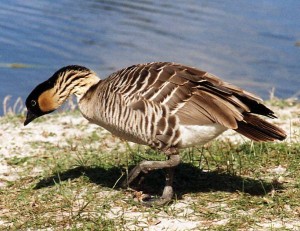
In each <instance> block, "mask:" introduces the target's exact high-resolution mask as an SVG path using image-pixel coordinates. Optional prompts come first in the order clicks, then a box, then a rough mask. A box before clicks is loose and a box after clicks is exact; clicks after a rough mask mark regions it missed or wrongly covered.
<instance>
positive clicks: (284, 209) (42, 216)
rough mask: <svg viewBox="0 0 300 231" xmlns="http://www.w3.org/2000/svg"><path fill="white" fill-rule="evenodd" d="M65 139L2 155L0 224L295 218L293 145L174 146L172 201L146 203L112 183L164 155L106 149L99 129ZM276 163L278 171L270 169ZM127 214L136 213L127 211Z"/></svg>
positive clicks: (219, 226)
mask: <svg viewBox="0 0 300 231" xmlns="http://www.w3.org/2000/svg"><path fill="white" fill-rule="evenodd" d="M45 135H48V136H51V135H53V134H45ZM65 139H66V141H67V145H61V146H60V145H57V144H53V143H50V142H30V145H31V147H30V148H31V149H33V150H38V151H37V152H36V154H35V155H31V156H26V157H12V158H7V159H6V162H7V163H8V164H9V165H10V166H11V167H13V168H14V169H16V172H17V175H18V177H17V179H15V180H11V181H7V182H6V183H7V186H6V187H1V188H0V221H1V222H0V230H28V229H30V230H37V229H45V228H52V229H53V230H63V229H69V230H129V229H131V230H143V228H144V227H149V226H151V225H153V224H156V223H159V222H160V221H161V219H162V217H167V218H176V219H187V220H191V221H201V222H202V223H201V225H199V226H198V228H197V230H247V229H249V228H253V229H254V230H257V229H263V228H264V226H263V224H264V223H266V222H267V223H270V222H275V221H276V222H277V221H279V222H282V223H286V222H287V221H288V220H295V221H297V220H299V217H300V206H299V201H300V166H299V162H300V155H299V150H300V144H298V143H292V144H290V143H286V142H281V143H252V142H245V143H244V144H241V145H234V144H232V143H228V142H220V141H214V142H212V143H209V144H208V145H206V146H205V147H198V148H190V149H185V150H182V151H181V156H182V160H183V161H182V163H181V164H180V165H179V166H178V167H177V168H176V175H175V180H174V188H175V192H176V198H175V201H174V203H173V205H169V206H165V207H161V208H156V207H153V208H149V207H144V206H142V205H139V204H138V203H137V202H136V201H135V199H134V198H133V193H132V191H130V190H124V189H121V188H120V182H121V181H122V180H123V179H125V177H126V173H127V172H128V170H129V169H131V168H132V167H133V166H134V165H136V164H137V163H139V162H140V161H142V160H144V159H147V160H149V159H150V160H163V159H165V156H164V155H162V154H159V153H157V152H155V151H153V150H151V149H148V148H146V147H142V146H138V145H136V146H126V145H125V144H123V143H118V142H116V147H115V148H110V149H107V148H106V147H104V145H105V140H106V139H113V138H112V137H111V136H110V135H107V136H105V137H103V135H100V132H99V133H97V132H92V133H90V134H87V136H85V137H76V138H74V137H73V138H68V137H66V138H65ZM97 144H99V145H97ZM279 165H280V166H282V167H284V168H286V171H285V172H283V173H282V174H276V173H275V172H274V171H273V170H274V169H275V168H277V167H278V166H279ZM163 186H164V171H163V170H157V171H154V172H151V173H149V174H147V175H146V176H144V179H143V181H142V182H140V184H138V183H137V182H136V183H135V184H133V185H132V188H133V189H136V190H140V191H143V192H145V193H151V194H154V195H158V196H159V195H160V194H161V193H162V189H163ZM180 203H185V204H186V206H187V208H189V209H190V210H191V211H192V213H188V211H189V210H185V207H183V208H182V207H176V204H180ZM135 213H139V216H141V217H139V218H137V217H132V216H130V214H135ZM221 221H226V222H223V223H222V222H221ZM271 230H277V229H276V226H274V228H272V229H271ZM278 230H279V229H278ZM280 230H282V228H281V229H280Z"/></svg>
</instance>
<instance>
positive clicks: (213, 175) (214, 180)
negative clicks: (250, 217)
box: [34, 163, 282, 199]
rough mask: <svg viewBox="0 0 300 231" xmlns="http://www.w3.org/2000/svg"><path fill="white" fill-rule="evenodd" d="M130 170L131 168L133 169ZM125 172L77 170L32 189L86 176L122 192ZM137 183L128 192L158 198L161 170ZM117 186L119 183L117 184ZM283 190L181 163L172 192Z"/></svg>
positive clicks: (257, 192) (116, 169)
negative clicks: (134, 191) (156, 196)
mask: <svg viewBox="0 0 300 231" xmlns="http://www.w3.org/2000/svg"><path fill="white" fill-rule="evenodd" d="M132 167H133V166H132ZM122 172H124V169H122V168H121V167H112V168H108V169H106V168H102V167H86V166H78V167H75V168H72V169H68V170H66V171H64V172H60V173H57V174H54V175H52V176H50V177H47V178H43V179H41V180H40V181H39V182H38V183H37V184H36V185H35V187H34V189H41V188H46V187H51V186H54V185H55V184H56V183H57V182H62V181H66V180H73V179H76V178H79V177H81V176H85V177H87V178H88V179H89V181H90V182H92V183H95V184H97V185H100V186H103V187H108V188H115V189H117V190H120V189H121V184H120V182H122V181H123V180H125V176H123V177H122V179H121V180H120V176H121V175H122ZM139 179H142V180H140V181H139V182H138V181H137V180H136V181H134V182H133V184H132V185H130V186H131V188H133V189H136V190H140V191H143V192H145V193H149V194H152V195H161V193H162V191H163V188H164V185H165V174H164V170H156V171H152V172H150V173H148V174H144V175H142V176H141V177H140V178H139ZM116 182H118V183H117V184H116ZM274 188H275V189H282V186H281V185H274V184H272V183H270V182H267V181H264V180H258V179H251V178H246V177H241V176H237V175H232V174H229V173H219V172H218V171H211V172H204V171H202V170H201V169H200V168H197V167H195V166H194V165H192V164H188V163H182V164H180V165H179V166H178V167H177V168H176V171H175V178H174V190H175V192H176V194H177V198H179V199H180V198H182V196H183V195H184V194H187V193H199V192H211V191H223V192H237V191H240V192H244V193H248V194H250V195H253V196H263V195H266V194H267V193H269V192H271V191H272V190H273V189H274Z"/></svg>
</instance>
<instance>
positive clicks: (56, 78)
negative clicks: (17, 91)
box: [24, 65, 91, 125]
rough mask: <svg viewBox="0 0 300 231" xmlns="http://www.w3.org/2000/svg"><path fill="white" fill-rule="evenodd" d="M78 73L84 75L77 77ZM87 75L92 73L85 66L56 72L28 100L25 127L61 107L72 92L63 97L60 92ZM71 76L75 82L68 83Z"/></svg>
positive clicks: (66, 67) (66, 68)
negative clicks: (67, 85)
mask: <svg viewBox="0 0 300 231" xmlns="http://www.w3.org/2000/svg"><path fill="white" fill-rule="evenodd" d="M76 73H82V75H81V76H78V75H75V74H76ZM87 73H88V74H90V73H91V71H90V70H89V69H88V68H86V67H83V66H78V65H70V66H65V67H62V68H61V69H59V70H58V71H56V72H55V73H54V74H53V75H52V77H51V78H49V79H48V80H47V81H45V82H43V83H41V84H39V85H38V86H37V87H36V88H34V89H33V91H32V92H31V93H30V94H29V96H28V97H27V99H26V107H27V116H26V120H25V122H24V125H27V124H29V123H30V122H31V121H33V120H34V119H35V118H37V117H40V116H42V115H45V114H48V113H50V112H53V111H54V110H56V109H57V108H58V107H59V106H61V104H62V103H63V102H64V100H66V98H67V97H68V96H69V94H70V92H67V93H65V94H63V96H62V95H59V92H62V91H64V90H68V89H69V88H67V87H65V84H70V83H71V82H75V81H76V80H78V79H80V78H81V77H85V76H88V75H87ZM71 76H73V79H72V80H73V81H67V79H68V78H71ZM66 82H67V83H66ZM58 89H60V91H58Z"/></svg>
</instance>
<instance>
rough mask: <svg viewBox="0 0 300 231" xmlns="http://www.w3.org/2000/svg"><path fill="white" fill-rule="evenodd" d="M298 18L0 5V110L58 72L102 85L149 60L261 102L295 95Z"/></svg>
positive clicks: (289, 6)
mask: <svg viewBox="0 0 300 231" xmlns="http://www.w3.org/2000/svg"><path fill="white" fill-rule="evenodd" d="M299 10H300V1H298V0H285V1H282V0H261V1H238V0H235V1H233V0H227V1H206V0H205V1H204V0H189V1H181V0H172V1H169V0H166V1H161V0H152V1H150V0H141V1H131V0H104V1H100V0H98V1H97V0H85V1H79V0H60V1H58V0H55V1H54V0H52V1H50V0H44V1H41V0H31V1H23V0H15V1H10V0H2V1H1V5H0V82H1V84H0V102H2V101H3V100H4V97H5V96H7V95H11V96H12V98H11V100H10V103H11V104H13V102H14V101H15V100H16V99H17V97H21V98H22V99H25V98H26V96H27V95H28V93H29V92H30V91H31V90H32V88H33V87H35V86H36V85H37V84H38V83H39V82H41V81H44V80H45V79H47V78H48V77H50V76H51V75H52V74H53V72H54V71H56V70H57V69H58V68H60V67H62V66H64V65H69V64H80V65H85V66H87V67H89V68H91V69H93V70H94V71H96V72H97V73H98V74H99V75H100V76H101V77H103V78H105V77H106V76H107V75H109V74H110V73H112V72H113V71H115V70H117V69H120V68H122V67H126V66H128V65H131V64H135V63H143V62H150V61H175V62H179V63H183V64H187V65H191V66H196V67H199V68H201V69H204V70H207V71H209V72H211V73H213V74H215V75H218V76H220V77H221V78H223V79H224V80H226V81H229V82H232V83H234V84H237V85H239V86H241V87H243V88H246V89H247V90H248V91H252V92H254V93H256V94H258V95H259V96H261V97H262V98H265V99H267V98H268V97H269V94H270V91H271V90H272V89H273V88H275V95H276V96H277V97H280V98H288V97H292V96H300V93H299V91H300V76H299V73H300V47H297V46H296V45H295V44H296V42H297V41H300V11H299ZM14 64H23V65H25V66H21V67H22V68H15V67H20V66H18V65H17V66H16V65H14ZM2 113H3V109H2V107H0V115H1V114H2Z"/></svg>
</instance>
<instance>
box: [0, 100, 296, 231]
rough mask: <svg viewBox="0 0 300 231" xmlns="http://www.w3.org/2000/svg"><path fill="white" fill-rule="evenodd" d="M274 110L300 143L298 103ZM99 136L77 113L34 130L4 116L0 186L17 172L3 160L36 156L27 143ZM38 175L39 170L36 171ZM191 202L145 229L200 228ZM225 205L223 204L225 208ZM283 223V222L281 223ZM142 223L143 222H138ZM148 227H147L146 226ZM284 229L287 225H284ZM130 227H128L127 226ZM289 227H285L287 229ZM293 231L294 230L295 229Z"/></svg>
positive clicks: (233, 137)
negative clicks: (174, 217) (176, 216)
mask: <svg viewBox="0 0 300 231" xmlns="http://www.w3.org/2000/svg"><path fill="white" fill-rule="evenodd" d="M273 109H274V111H276V114H277V115H278V117H279V119H275V120H273V122H274V123H275V124H278V125H279V126H280V127H282V128H283V129H284V130H285V131H286V132H287V134H288V138H287V142H299V141H300V129H299V128H300V106H299V104H293V105H290V106H288V107H285V108H279V107H277V108H276V107H273ZM70 125H81V126H83V127H84V129H76V128H75V127H76V126H70ZM96 129H97V131H98V133H99V132H103V133H107V132H106V131H104V130H101V129H99V128H98V126H96V125H93V124H89V123H88V122H87V121H86V120H85V119H84V118H83V117H81V116H80V115H79V114H76V115H68V114H63V115H61V116H60V117H59V119H57V116H52V117H51V116H49V117H48V119H47V120H45V121H43V122H40V123H39V126H38V127H37V126H36V124H34V123H32V124H30V125H28V126H26V127H24V126H23V124H22V121H21V119H13V120H12V121H10V120H8V119H7V117H0V187H5V182H6V181H7V180H8V181H13V180H14V179H16V178H17V177H18V175H17V174H16V173H15V172H16V169H12V168H11V166H10V165H8V164H7V162H6V159H8V158H12V157H14V156H17V157H24V156H30V155H35V154H36V153H37V151H38V150H37V149H32V148H31V146H30V145H29V144H28V142H29V141H30V142H32V141H47V142H53V143H58V142H59V143H60V145H63V143H64V142H65V141H64V140H65V138H66V137H68V136H74V135H78V136H84V135H85V134H87V133H90V132H92V131H95V130H96ZM49 133H55V135H54V136H47V134H49ZM219 139H224V140H230V141H232V142H243V141H244V140H245V138H243V137H242V136H240V135H239V134H237V133H235V132H233V131H227V132H225V133H224V134H223V135H221V136H220V137H219ZM36 172H37V174H38V172H39V170H38V169H37V170H36ZM190 200H191V199H190V198H188V197H186V198H184V199H183V200H181V201H179V202H178V203H176V204H173V205H171V206H172V207H174V209H176V210H178V212H181V213H182V214H183V216H182V219H177V218H176V219H173V218H172V217H170V216H169V215H167V214H165V213H164V212H163V211H162V212H161V213H160V214H157V217H158V218H157V221H154V222H153V225H151V226H150V228H149V229H148V230H153V231H154V230H191V229H194V228H196V227H197V226H199V224H202V223H205V221H198V220H193V216H189V215H190V214H193V212H194V211H193V209H192V208H191V207H190V206H189V204H190V203H191V201H190ZM224 206H226V205H224ZM120 209H121V208H118V207H116V208H114V209H112V211H111V213H110V214H108V217H109V218H117V217H118V214H119V213H121V212H122V211H120ZM126 216H129V218H128V219H134V218H136V217H138V218H139V219H141V221H143V219H144V220H146V219H147V214H142V213H140V212H131V213H128V214H127V215H126ZM281 222H282V221H281ZM281 222H279V223H276V222H275V223H274V222H273V223H272V224H270V223H268V222H264V223H262V224H261V227H264V228H270V226H271V225H272V227H274V228H280V227H282V225H281ZM215 223H216V224H215V225H217V224H220V225H221V224H226V219H224V220H216V221H215ZM296 223H297V224H293V222H288V223H287V224H289V225H290V226H291V227H290V228H291V229H293V227H296V226H297V225H298V227H300V224H299V222H296ZM141 224H142V223H141ZM148 227H149V226H148ZM285 227H286V226H285ZM128 228H130V227H128ZM287 228H288V227H287ZM295 230H296V229H295Z"/></svg>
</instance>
